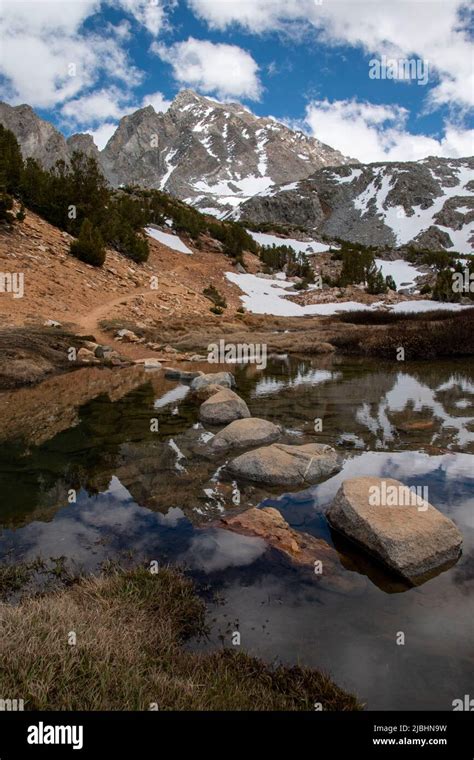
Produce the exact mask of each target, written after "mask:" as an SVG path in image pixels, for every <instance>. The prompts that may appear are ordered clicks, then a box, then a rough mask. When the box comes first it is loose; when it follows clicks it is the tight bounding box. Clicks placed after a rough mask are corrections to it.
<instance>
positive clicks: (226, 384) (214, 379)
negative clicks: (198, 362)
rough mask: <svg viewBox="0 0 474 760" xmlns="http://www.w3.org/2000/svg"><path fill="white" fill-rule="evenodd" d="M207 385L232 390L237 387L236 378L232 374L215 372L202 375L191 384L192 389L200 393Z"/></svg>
mask: <svg viewBox="0 0 474 760" xmlns="http://www.w3.org/2000/svg"><path fill="white" fill-rule="evenodd" d="M206 385H222V387H223V388H232V387H233V386H234V385H235V380H234V376H233V375H232V374H231V373H230V372H214V373H209V374H207V375H200V376H199V377H197V378H196V379H195V380H193V382H192V383H191V389H192V390H193V391H198V390H200V389H201V388H204V387H205V386H206Z"/></svg>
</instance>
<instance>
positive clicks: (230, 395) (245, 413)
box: [199, 388, 250, 425]
mask: <svg viewBox="0 0 474 760" xmlns="http://www.w3.org/2000/svg"><path fill="white" fill-rule="evenodd" d="M199 416H200V419H201V422H204V423H208V424H210V425H227V424H228V423H229V422H233V421H234V420H240V419H242V418H243V417H250V411H249V408H248V406H247V404H246V403H245V401H244V400H243V399H241V398H240V396H238V395H237V394H236V393H234V391H231V390H230V389H229V388H224V390H221V391H218V392H217V393H214V394H213V395H212V396H211V397H210V398H208V399H207V401H204V403H203V404H201V408H200V410H199Z"/></svg>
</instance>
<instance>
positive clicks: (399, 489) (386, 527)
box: [328, 477, 463, 585]
mask: <svg viewBox="0 0 474 760" xmlns="http://www.w3.org/2000/svg"><path fill="white" fill-rule="evenodd" d="M328 520H329V522H330V523H331V525H332V526H333V527H334V528H335V529H336V530H338V531H340V532H341V533H343V534H344V535H345V536H347V537H348V538H350V539H352V540H353V541H355V542H357V543H358V544H359V545H360V546H362V547H363V548H364V549H365V550H366V551H367V552H368V553H369V554H371V555H372V556H373V557H375V558H376V559H378V560H380V561H382V562H383V563H384V564H385V565H386V566H387V567H389V568H390V569H391V570H392V571H395V572H396V573H398V574H399V575H401V576H402V577H403V578H405V579H406V580H408V581H409V582H410V583H412V584H415V585H416V584H417V583H421V582H423V581H424V580H426V579H427V578H428V577H430V576H432V575H434V574H436V573H437V572H441V570H443V569H445V568H446V567H448V566H449V565H450V564H453V563H454V562H456V560H457V559H458V557H459V555H460V552H461V546H462V540H463V537H462V534H461V533H460V531H459V530H458V528H457V527H456V525H455V524H454V523H453V522H452V520H450V519H449V518H448V517H445V515H443V514H442V513H441V512H439V511H438V510H437V509H436V508H435V507H433V506H432V505H431V504H429V503H428V502H427V501H423V500H422V499H420V498H417V497H416V494H415V493H413V492H411V491H410V489H409V488H408V487H407V486H405V485H403V483H400V482H399V481H398V480H392V479H381V478H370V477H361V478H351V479H350V480H346V481H344V483H343V484H342V486H341V487H340V489H339V491H338V492H337V494H336V497H335V499H334V501H333V503H332V505H331V507H330V509H329V512H328Z"/></svg>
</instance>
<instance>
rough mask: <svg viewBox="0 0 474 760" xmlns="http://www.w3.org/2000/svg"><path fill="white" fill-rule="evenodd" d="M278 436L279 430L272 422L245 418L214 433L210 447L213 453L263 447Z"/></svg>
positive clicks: (256, 418)
mask: <svg viewBox="0 0 474 760" xmlns="http://www.w3.org/2000/svg"><path fill="white" fill-rule="evenodd" d="M280 435H281V428H280V427H279V426H278V425H275V424H274V423H273V422H269V421H268V420H261V419H258V417H247V418H246V419H241V420H234V422H231V423H230V425H227V426H226V427H225V428H223V429H222V430H220V431H219V432H218V433H216V435H215V436H214V438H213V439H212V441H211V442H210V447H211V449H212V450H213V451H226V450H227V449H231V448H250V447H252V446H263V445H265V444H269V443H273V442H274V441H277V440H278V438H279V437H280Z"/></svg>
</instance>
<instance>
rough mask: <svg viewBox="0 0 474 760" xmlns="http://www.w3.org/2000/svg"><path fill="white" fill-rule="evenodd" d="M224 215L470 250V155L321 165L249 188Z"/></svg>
mask: <svg viewBox="0 0 474 760" xmlns="http://www.w3.org/2000/svg"><path fill="white" fill-rule="evenodd" d="M231 218H234V219H240V220H243V221H247V222H250V223H253V224H270V225H296V226H299V227H301V228H302V229H304V230H306V231H307V232H308V233H311V234H312V235H315V236H323V237H325V238H328V239H331V240H333V239H337V238H340V239H343V240H348V241H350V242H354V243H361V244H363V245H374V246H377V247H382V248H383V247H388V248H400V247H402V246H414V247H418V248H425V249H431V250H439V249H446V250H452V251H453V252H454V251H456V252H460V253H472V252H473V250H474V158H457V159H451V158H436V157H433V156H431V157H429V158H426V159H422V160H420V161H406V162H393V163H389V162H379V163H373V164H359V165H358V166H354V167H347V166H340V167H331V168H323V169H320V170H318V171H317V172H315V173H314V174H313V175H312V176H311V177H309V178H307V179H304V180H300V181H299V182H294V183H292V184H291V185H283V186H280V187H273V188H270V189H268V190H266V191H264V192H262V193H259V194H258V195H255V196H254V197H253V198H251V199H250V200H249V201H247V202H245V203H243V204H242V205H241V206H240V207H239V208H238V209H236V210H235V211H234V212H233V213H232V215H231Z"/></svg>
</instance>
